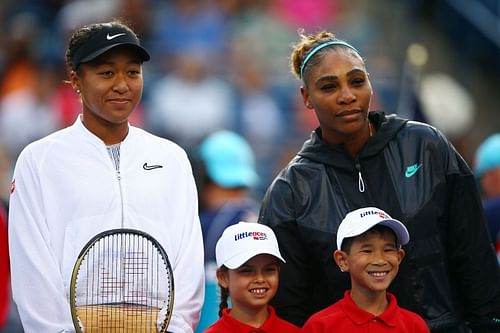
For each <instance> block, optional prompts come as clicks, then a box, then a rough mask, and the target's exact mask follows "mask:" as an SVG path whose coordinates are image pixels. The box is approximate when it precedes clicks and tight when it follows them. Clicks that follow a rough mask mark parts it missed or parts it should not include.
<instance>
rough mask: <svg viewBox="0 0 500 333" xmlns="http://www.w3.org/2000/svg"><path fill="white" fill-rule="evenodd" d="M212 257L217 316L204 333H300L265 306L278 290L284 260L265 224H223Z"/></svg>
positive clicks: (269, 307)
mask: <svg viewBox="0 0 500 333" xmlns="http://www.w3.org/2000/svg"><path fill="white" fill-rule="evenodd" d="M215 256H216V260H217V280H218V283H219V286H220V288H221V303H220V311H219V316H220V319H219V320H217V321H216V322H215V323H214V324H212V325H211V326H210V327H209V328H208V329H207V330H205V333H215V332H217V333H273V332H276V333H282V332H287V333H298V332H301V330H300V329H299V328H298V327H296V326H294V325H292V324H290V323H289V322H287V321H285V320H283V319H281V318H279V317H278V316H277V315H276V313H275V311H274V309H273V308H272V307H271V306H270V305H268V303H269V301H270V300H271V299H272V298H273V297H274V295H275V294H276V290H277V289H278V281H279V269H280V261H282V262H285V260H284V259H283V258H282V257H281V254H280V252H279V248H278V242H277V240H276V236H275V235H274V233H273V231H272V230H271V229H270V228H269V227H267V226H265V225H262V224H258V223H252V222H239V223H237V224H234V225H231V226H229V227H227V228H226V229H225V230H224V233H223V234H222V236H221V237H220V239H219V241H218V242H217V245H216V248H215ZM228 298H230V299H231V305H232V307H231V308H229V307H228Z"/></svg>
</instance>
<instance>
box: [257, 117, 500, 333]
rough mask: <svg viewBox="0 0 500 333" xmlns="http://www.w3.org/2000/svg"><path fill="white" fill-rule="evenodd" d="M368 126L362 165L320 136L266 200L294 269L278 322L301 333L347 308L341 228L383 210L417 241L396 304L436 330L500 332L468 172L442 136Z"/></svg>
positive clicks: (283, 284)
mask: <svg viewBox="0 0 500 333" xmlns="http://www.w3.org/2000/svg"><path fill="white" fill-rule="evenodd" d="M369 116H370V119H371V120H372V123H373V124H374V125H375V127H376V128H377V133H376V134H375V135H374V136H373V137H372V138H370V140H369V141H368V143H367V144H366V145H365V147H364V148H363V150H362V151H361V152H360V154H359V156H358V157H357V158H356V159H353V158H352V157H351V156H350V155H349V154H348V153H347V151H346V150H345V149H344V147H343V146H342V145H328V144H325V143H324V142H323V141H322V140H321V139H320V137H321V130H320V129H317V130H316V131H315V132H313V133H312V135H311V138H310V140H308V141H306V142H305V143H304V146H303V147H302V149H301V151H300V152H299V153H298V155H297V156H296V157H295V158H294V159H293V160H292V161H291V162H290V163H289V165H288V166H286V167H285V168H284V169H283V170H282V171H281V172H280V174H279V175H278V176H277V177H276V179H275V180H274V181H273V183H272V184H271V186H270V187H269V189H268V191H267V193H266V195H265V197H264V201H263V204H262V207H261V212H260V217H259V222H260V223H264V224H267V225H269V226H271V227H272V228H273V230H274V231H275V232H276V234H277V237H278V241H279V245H280V250H281V253H282V254H283V256H284V258H285V260H286V264H285V265H284V266H283V268H282V271H281V277H280V287H279V290H278V293H277V295H276V297H275V299H274V301H273V305H274V306H275V307H276V310H277V313H278V315H280V316H281V317H283V318H284V319H287V320H289V321H291V322H292V323H295V324H297V325H303V323H304V322H305V320H306V319H307V318H308V317H309V316H310V315H311V314H312V313H314V312H316V311H317V310H319V309H321V308H324V307H326V306H328V305H330V304H332V303H334V302H336V301H337V300H339V299H340V298H342V294H343V292H344V290H346V289H348V288H349V287H350V285H349V276H348V274H347V273H341V272H340V270H339V268H338V267H337V266H336V264H335V262H334V261H333V256H332V253H333V251H334V250H335V249H336V245H335V244H336V243H335V240H336V231H337V228H338V225H339V224H340V222H341V220H342V219H343V217H344V216H345V215H346V214H347V213H348V212H349V211H351V210H354V209H356V208H360V207H365V206H376V207H379V208H381V209H383V210H385V211H386V212H388V213H389V214H390V215H391V216H392V217H394V218H397V219H399V220H401V221H402V222H403V223H404V224H405V225H406V227H407V228H408V231H409V233H410V242H409V243H408V244H407V245H406V246H405V247H404V249H405V251H406V256H405V258H404V259H403V262H402V264H401V266H400V270H399V273H398V276H397V277H396V279H395V280H394V281H393V283H392V284H391V287H390V289H389V290H390V291H391V292H393V293H394V294H395V295H396V297H397V299H398V304H399V305H400V306H402V307H403V308H406V309H409V310H411V311H414V312H416V313H418V314H420V315H421V316H422V317H423V318H424V319H425V320H426V321H427V323H428V324H429V326H430V327H431V329H445V328H450V327H455V326H456V325H457V324H460V323H464V322H470V323H469V324H470V325H469V326H470V327H474V326H479V327H481V330H480V331H481V332H484V331H485V330H486V327H490V328H491V330H492V332H493V331H494V332H500V269H499V266H498V263H497V260H496V257H495V254H494V251H493V247H492V244H491V242H490V240H489V238H488V233H487V229H486V224H485V222H484V216H483V211H482V206H481V201H480V198H479V195H478V193H477V190H476V184H475V180H474V177H473V175H472V173H471V170H470V168H469V167H468V166H467V164H466V163H465V161H464V160H463V159H462V157H461V156H460V155H459V154H458V153H457V152H456V150H455V149H454V148H453V146H452V145H451V144H450V143H449V142H448V141H447V139H446V138H445V137H444V136H443V135H442V134H441V133H440V132H439V131H438V130H437V129H436V128H434V127H432V126H429V125H426V124H422V123H417V122H413V121H408V120H405V119H401V118H398V117H397V116H395V115H385V114H384V113H382V112H370V115H369ZM363 190H364V192H362V191H363Z"/></svg>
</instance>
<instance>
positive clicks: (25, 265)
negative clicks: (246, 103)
mask: <svg viewBox="0 0 500 333" xmlns="http://www.w3.org/2000/svg"><path fill="white" fill-rule="evenodd" d="M120 151H121V154H120V173H119V174H118V173H117V171H116V170H115V168H114V165H113V163H112V160H111V158H110V157H109V155H108V152H107V150H106V146H105V144H104V143H103V142H102V141H101V140H100V139H99V138H98V137H96V136H95V135H94V134H92V133H91V132H89V131H88V130H87V129H86V128H85V127H84V126H83V124H82V122H81V121H80V119H79V118H78V119H77V121H76V122H75V123H74V124H73V125H72V126H70V127H68V128H65V129H62V130H60V131H57V132H55V133H53V134H51V135H49V136H47V137H45V138H43V139H41V140H38V141H36V142H33V143H31V144H30V145H28V146H27V147H26V148H25V149H24V150H23V152H22V153H21V154H20V156H19V159H18V161H17V164H16V167H15V170H14V178H13V189H12V194H11V197H10V212H9V242H10V260H11V269H12V290H13V297H14V301H15V302H16V304H17V306H18V309H19V313H20V316H21V320H22V324H23V326H24V329H25V332H26V333H32V332H37V333H39V332H44V333H51V332H53V333H56V332H60V331H63V330H67V331H69V332H74V328H73V323H72V319H71V314H70V306H69V283H70V278H71V272H72V269H73V266H74V264H75V261H76V259H77V257H78V254H79V252H80V251H81V249H82V248H83V246H84V245H85V244H86V243H87V241H88V240H90V239H91V238H92V237H93V236H94V235H96V234H97V233H99V232H101V231H104V230H108V229H113V228H120V227H125V228H133V229H140V230H142V231H145V232H147V233H149V234H150V235H152V236H153V237H154V238H156V239H157V240H158V241H159V242H160V243H161V244H162V245H163V247H164V249H165V251H166V252H167V255H168V257H169V259H170V261H171V264H172V267H173V271H174V283H175V285H174V288H175V300H174V311H173V317H172V319H171V322H170V325H169V328H168V331H172V332H175V333H177V332H192V331H193V329H194V327H195V326H196V325H197V323H198V320H199V315H200V309H201V306H202V303H203V295H204V290H203V288H204V272H203V240H202V234H201V228H200V223H199V219H198V202H197V193H196V186H195V183H194V178H193V175H192V170H191V166H190V164H189V160H188V158H187V156H186V153H185V152H184V150H182V149H181V148H180V147H179V146H177V145H176V144H174V143H172V142H170V141H168V140H165V139H162V138H159V137H156V136H154V135H152V134H149V133H147V132H145V131H143V130H141V129H138V128H135V127H132V126H130V129H129V133H128V135H127V137H126V138H125V140H124V141H123V142H122V143H121V147H120ZM144 165H149V166H151V165H161V166H162V167H161V168H159V167H158V168H153V169H149V170H147V169H148V168H147V167H146V168H144V167H143V166H144Z"/></svg>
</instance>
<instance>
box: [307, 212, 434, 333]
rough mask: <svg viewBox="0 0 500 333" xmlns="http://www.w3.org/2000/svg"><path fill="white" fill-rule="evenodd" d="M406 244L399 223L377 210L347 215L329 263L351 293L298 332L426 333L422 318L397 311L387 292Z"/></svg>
mask: <svg viewBox="0 0 500 333" xmlns="http://www.w3.org/2000/svg"><path fill="white" fill-rule="evenodd" d="M409 240H410V236H409V234H408V230H407V229H406V227H405V226H404V224H402V223H401V222H400V221H398V220H395V219H393V218H392V217H390V216H389V214H387V213H386V212H384V211H383V210H381V209H378V208H376V207H363V208H359V209H356V210H354V211H352V212H350V213H349V214H347V215H346V217H345V218H344V219H343V220H342V222H341V223H340V226H339V229H338V232H337V250H335V252H334V253H333V259H334V260H335V262H336V264H337V266H339V268H340V271H341V272H348V273H349V276H350V280H351V289H350V290H346V291H345V293H344V298H343V299H341V300H340V301H338V302H337V303H335V304H333V305H330V306H329V307H328V308H326V309H324V310H321V311H319V312H317V313H316V314H314V315H312V316H311V317H310V318H309V319H308V320H307V322H306V324H305V325H304V327H303V332H307V333H313V332H314V333H319V332H325V333H326V332H334V331H338V332H349V333H356V332H367V331H376V332H377V333H382V332H398V333H429V328H428V327H427V325H426V323H425V321H424V320H423V319H422V317H420V316H419V315H417V314H416V313H414V312H411V311H408V310H405V309H403V308H401V307H399V306H398V303H397V300H396V297H395V296H394V295H393V294H391V293H389V292H387V288H388V287H389V285H390V284H391V282H392V280H394V278H395V277H396V275H397V274H398V270H399V264H400V263H401V261H402V260H403V258H404V255H405V251H404V250H403V249H402V246H403V245H406V244H407V243H408V241H409Z"/></svg>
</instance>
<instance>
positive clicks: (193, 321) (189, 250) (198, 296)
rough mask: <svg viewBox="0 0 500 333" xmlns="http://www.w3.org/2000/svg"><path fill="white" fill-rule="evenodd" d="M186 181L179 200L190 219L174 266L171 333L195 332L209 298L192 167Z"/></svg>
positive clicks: (187, 220)
mask: <svg viewBox="0 0 500 333" xmlns="http://www.w3.org/2000/svg"><path fill="white" fill-rule="evenodd" d="M187 170H188V171H189V172H188V176H187V177H186V178H185V179H186V180H187V181H185V184H184V185H183V186H186V187H187V188H186V191H185V192H184V191H179V193H181V192H182V193H185V194H186V197H182V198H179V200H181V202H182V201H183V202H184V203H180V204H179V207H182V208H181V209H184V210H185V212H184V213H183V214H184V216H186V219H185V223H183V227H182V229H181V230H182V233H181V235H180V237H181V239H180V244H182V245H181V246H182V248H181V249H179V251H178V254H177V256H176V257H175V258H171V259H170V260H173V262H171V264H172V266H173V271H174V295H175V296H174V297H175V298H174V310H173V315H172V319H171V321H170V324H169V326H168V329H167V331H169V332H174V333H185V332H186V333H187V332H189V333H190V332H193V331H194V329H195V328H196V326H197V325H198V322H199V320H200V313H201V307H202V305H203V299H204V297H205V272H204V253H203V251H204V250H203V236H202V233H201V225H200V220H199V217H198V196H197V192H196V185H195V183H194V178H193V175H192V173H191V168H190V166H189V164H188V168H187Z"/></svg>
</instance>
